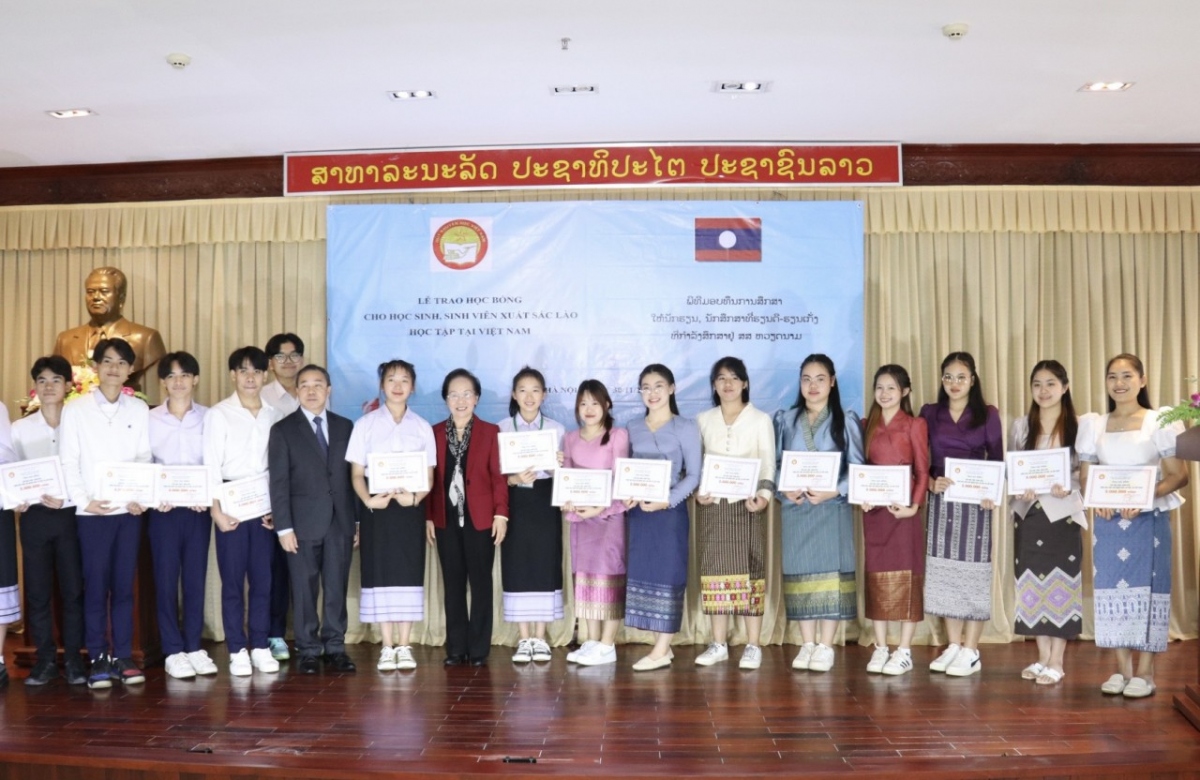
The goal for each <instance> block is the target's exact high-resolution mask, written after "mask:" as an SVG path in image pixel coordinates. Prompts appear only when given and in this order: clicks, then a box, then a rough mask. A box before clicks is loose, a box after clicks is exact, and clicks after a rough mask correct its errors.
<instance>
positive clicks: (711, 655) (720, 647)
mask: <svg viewBox="0 0 1200 780" xmlns="http://www.w3.org/2000/svg"><path fill="white" fill-rule="evenodd" d="M728 660H729V645H727V644H725V643H723V642H722V643H718V642H712V643H710V644H709V645H708V649H707V650H705V651H704V652H703V653H701V654H700V655H698V656H696V666H712V665H713V664H715V663H719V662H721V661H728Z"/></svg>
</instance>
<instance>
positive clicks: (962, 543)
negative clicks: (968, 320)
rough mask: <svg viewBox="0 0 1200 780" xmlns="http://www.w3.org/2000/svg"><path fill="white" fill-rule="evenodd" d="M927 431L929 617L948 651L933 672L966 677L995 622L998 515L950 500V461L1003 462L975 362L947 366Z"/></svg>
mask: <svg viewBox="0 0 1200 780" xmlns="http://www.w3.org/2000/svg"><path fill="white" fill-rule="evenodd" d="M921 417H922V418H923V419H924V420H925V424H926V425H927V426H928V427H929V455H930V458H929V460H930V471H929V475H930V476H931V477H933V481H932V482H931V484H930V486H929V494H930V495H929V506H928V510H927V512H926V514H927V517H928V525H929V529H928V532H927V533H928V544H927V546H926V556H925V611H926V612H928V613H929V614H931V615H940V616H941V617H943V618H945V619H946V636H947V638H948V639H949V640H950V645H949V647H947V648H946V649H945V651H943V652H942V654H941V655H939V656H938V657H937V658H935V659H934V660H933V662H932V663H930V664H929V669H930V671H934V672H945V673H946V674H948V675H951V676H952V677H966V676H968V675H971V674H975V673H976V672H978V671H979V670H980V669H981V668H982V664H981V663H980V660H979V637H981V636H982V635H983V626H984V623H986V622H987V621H988V619H989V618H991V616H992V510H993V509H994V508H995V505H994V504H993V503H992V502H991V501H990V500H988V499H984V500H983V502H982V503H981V504H966V503H960V502H955V501H947V500H946V499H945V498H944V497H943V495H942V494H943V493H945V492H946V488H948V487H950V485H951V484H953V483H952V481H951V480H950V479H949V478H948V477H947V476H946V458H963V459H967V460H1003V459H1004V435H1003V433H1002V432H1001V430H1000V412H999V411H997V409H996V407H994V406H988V404H987V403H986V402H985V401H984V400H983V390H982V389H981V388H980V382H979V374H978V373H977V372H976V371H975V358H973V357H971V355H970V354H969V353H966V352H951V353H950V354H949V355H947V356H946V359H945V360H943V361H942V388H941V390H939V391H938V402H937V403H936V404H925V406H923V407H921Z"/></svg>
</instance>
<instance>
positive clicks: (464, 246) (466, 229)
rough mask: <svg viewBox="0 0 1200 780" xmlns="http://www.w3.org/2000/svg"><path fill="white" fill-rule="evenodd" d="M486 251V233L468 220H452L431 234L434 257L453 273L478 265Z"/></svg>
mask: <svg viewBox="0 0 1200 780" xmlns="http://www.w3.org/2000/svg"><path fill="white" fill-rule="evenodd" d="M487 250H488V237H487V233H485V232H484V231H483V228H481V227H480V226H479V225H477V224H476V223H474V222H472V221H471V220H469V219H452V220H450V221H449V222H447V223H446V224H444V225H442V226H441V227H440V228H438V229H437V232H436V233H434V234H433V254H434V257H436V258H437V259H438V262H439V263H441V264H442V265H444V266H446V267H447V268H449V269H451V270H454V271H465V270H467V269H468V268H474V267H475V266H477V265H479V264H480V263H482V262H483V257H484V255H486V254H487Z"/></svg>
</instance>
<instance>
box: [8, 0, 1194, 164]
mask: <svg viewBox="0 0 1200 780" xmlns="http://www.w3.org/2000/svg"><path fill="white" fill-rule="evenodd" d="M950 22H967V23H969V24H970V33H969V34H968V35H967V36H966V37H965V38H964V39H963V40H961V41H956V42H951V41H949V40H947V39H946V38H944V37H943V36H942V34H941V28H942V25H944V24H947V23H950ZM563 37H569V38H570V39H571V42H570V46H569V49H568V50H567V51H563V50H562V47H561V44H560V39H561V38H563ZM1198 38H1200V2H1197V0H1087V2H1084V1H1083V0H988V1H986V2H985V1H983V0H958V1H954V0H841V1H840V2H839V1H838V0H825V1H824V2H815V1H814V0H741V1H740V2H719V1H717V0H637V1H636V2H634V1H633V0H593V1H592V2H580V1H578V0H510V2H493V1H492V0H473V1H472V0H419V1H414V0H350V1H349V2H345V3H332V2H328V1H322V2H318V0H204V2H199V1H198V0H0V167H4V166H24V165H58V164H73V163H98V162H133V161H147V160H164V159H190V158H211V157H234V156H244V155H276V154H281V153H283V152H287V151H306V150H329V149H358V148H396V147H420V146H467V145H490V144H552V143H582V142H614V143H615V142H622V141H656V142H664V141H700V140H711V141H737V140H745V141H755V140H760V141H851V140H856V141H857V140H861V141H900V142H904V143H1057V142H1064V143H1100V142H1105V143H1167V142H1196V141H1198V140H1200V100H1198V99H1197V91H1198V90H1197V86H1196V82H1195V79H1196V78H1197V77H1200V55H1198V54H1197V52H1198V51H1200V45H1198V43H1197V39H1198ZM172 52H183V53H186V54H189V55H191V57H192V58H193V61H192V64H191V65H190V66H189V67H188V68H186V69H185V70H174V69H172V68H171V67H170V66H169V65H168V64H167V62H166V55H168V54H170V53H172ZM726 79H737V80H742V79H755V80H765V81H769V82H771V87H770V91H769V92H768V93H766V94H761V95H746V96H727V95H718V94H715V93H714V92H713V91H712V87H713V84H714V82H716V81H720V80H726ZM1096 80H1103V81H1110V80H1127V81H1134V82H1136V86H1134V87H1133V89H1131V90H1130V91H1128V92H1124V93H1114V94H1087V93H1080V92H1077V91H1076V90H1077V89H1078V88H1079V87H1080V86H1081V85H1082V84H1084V83H1085V82H1088V81H1096ZM555 84H596V85H598V86H599V92H598V93H597V94H595V95H568V96H559V97H556V96H553V95H552V94H551V91H550V87H551V86H553V85H555ZM395 89H432V90H435V91H436V92H437V99H435V100H428V101H420V102H413V101H409V102H403V103H401V102H392V101H389V100H388V98H387V96H386V94H385V93H386V92H387V91H389V90H395ZM76 107H88V108H91V109H93V110H95V111H97V112H98V116H94V117H89V118H85V119H73V120H60V119H53V118H51V117H49V116H47V115H46V111H48V110H51V109H64V108H76Z"/></svg>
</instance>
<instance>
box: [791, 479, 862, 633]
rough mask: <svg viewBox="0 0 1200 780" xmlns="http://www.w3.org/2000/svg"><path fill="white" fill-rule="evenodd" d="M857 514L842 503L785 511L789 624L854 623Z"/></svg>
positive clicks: (856, 596)
mask: <svg viewBox="0 0 1200 780" xmlns="http://www.w3.org/2000/svg"><path fill="white" fill-rule="evenodd" d="M854 563H855V561H854V514H853V512H852V510H851V509H850V505H849V504H846V503H843V502H840V501H827V502H825V503H823V504H817V505H816V506H814V505H812V504H803V505H798V504H793V503H791V502H790V501H788V502H785V503H784V507H783V601H784V606H785V608H786V610H787V618H788V620H853V619H854V618H855V617H857V615H858V595H857V591H856V590H855V585H854Z"/></svg>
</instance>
